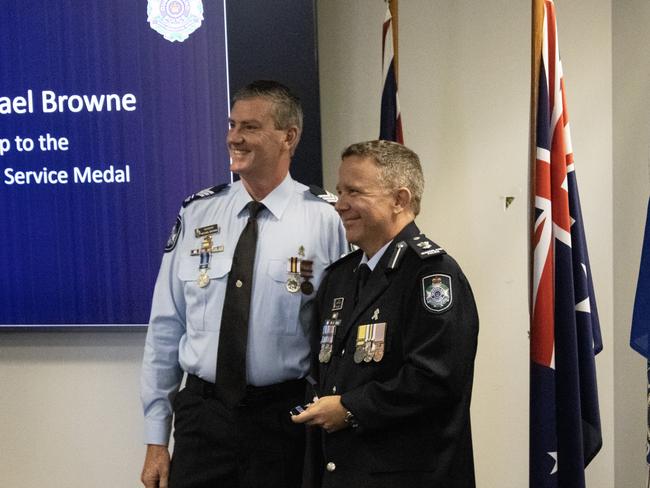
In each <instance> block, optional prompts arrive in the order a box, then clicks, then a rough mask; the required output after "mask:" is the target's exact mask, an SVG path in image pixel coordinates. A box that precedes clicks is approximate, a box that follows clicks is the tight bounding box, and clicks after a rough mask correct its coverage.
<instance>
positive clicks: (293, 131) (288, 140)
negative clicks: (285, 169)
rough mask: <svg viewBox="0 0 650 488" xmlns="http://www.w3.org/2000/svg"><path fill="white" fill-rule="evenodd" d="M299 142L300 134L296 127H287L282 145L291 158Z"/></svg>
mask: <svg viewBox="0 0 650 488" xmlns="http://www.w3.org/2000/svg"><path fill="white" fill-rule="evenodd" d="M299 140H300V133H299V132H298V127H296V126H293V127H289V128H288V129H287V132H286V136H285V139H284V143H285V144H286V145H287V147H288V148H289V152H290V153H291V155H292V156H293V153H294V151H295V150H296V146H297V145H298V141H299Z"/></svg>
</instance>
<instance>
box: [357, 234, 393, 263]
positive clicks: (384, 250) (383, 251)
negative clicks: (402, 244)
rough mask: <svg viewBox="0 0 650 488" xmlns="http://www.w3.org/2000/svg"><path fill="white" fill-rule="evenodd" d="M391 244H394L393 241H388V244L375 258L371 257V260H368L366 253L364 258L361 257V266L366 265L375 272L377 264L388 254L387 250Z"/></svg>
mask: <svg viewBox="0 0 650 488" xmlns="http://www.w3.org/2000/svg"><path fill="white" fill-rule="evenodd" d="M391 242H393V240H392V239H391V240H390V241H388V242H387V243H386V244H384V246H383V247H382V248H381V249H380V250H379V251H377V252H376V253H375V254H374V256H373V257H371V258H370V259H368V256H366V253H365V252H364V253H363V256H362V257H361V262H360V263H359V264H363V263H366V264H367V265H368V267H369V268H370V271H373V270H374V269H375V266H377V263H378V262H379V260H380V259H381V257H382V256H383V255H384V253H385V252H386V249H388V246H390V243H391Z"/></svg>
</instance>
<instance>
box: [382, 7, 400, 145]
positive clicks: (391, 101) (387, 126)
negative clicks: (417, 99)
mask: <svg viewBox="0 0 650 488" xmlns="http://www.w3.org/2000/svg"><path fill="white" fill-rule="evenodd" d="M382 31H383V32H382V54H383V60H382V79H383V86H382V93H381V120H380V129H379V138H380V139H383V140H386V141H394V142H399V143H400V144H404V136H403V134H402V115H401V114H400V110H399V99H398V97H397V76H396V74H395V57H394V55H393V16H392V15H391V13H390V4H387V6H386V17H385V18H384V27H383V30H382Z"/></svg>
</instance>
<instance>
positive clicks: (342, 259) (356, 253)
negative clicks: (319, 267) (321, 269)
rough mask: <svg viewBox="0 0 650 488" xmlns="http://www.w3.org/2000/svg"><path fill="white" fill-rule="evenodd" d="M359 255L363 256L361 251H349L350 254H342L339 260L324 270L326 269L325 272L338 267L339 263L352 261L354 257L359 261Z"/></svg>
mask: <svg viewBox="0 0 650 488" xmlns="http://www.w3.org/2000/svg"><path fill="white" fill-rule="evenodd" d="M361 254H363V251H362V250H361V249H356V250H354V251H351V252H349V253H347V254H344V255H343V256H341V257H340V258H339V259H337V260H336V261H334V262H333V263H332V264H330V265H329V266H328V267H326V268H325V269H326V270H330V269H332V268H335V267H336V266H338V265H339V264H341V263H346V262H348V261H349V260H350V259H352V257H355V256H356V258H357V259H361Z"/></svg>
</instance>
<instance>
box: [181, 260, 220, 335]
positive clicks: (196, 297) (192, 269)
mask: <svg viewBox="0 0 650 488" xmlns="http://www.w3.org/2000/svg"><path fill="white" fill-rule="evenodd" d="M193 258H194V259H189V258H188V259H184V260H183V261H181V263H180V266H179V270H178V278H179V279H180V280H181V281H182V282H183V290H184V293H185V304H186V305H185V317H186V321H187V327H188V328H191V329H194V330H202V331H213V332H218V331H219V330H220V329H221V312H222V310H223V300H224V297H225V296H226V289H227V283H228V273H229V272H230V268H231V267H232V258H226V257H215V256H212V257H211V259H210V268H209V269H207V270H206V273H207V275H208V277H209V278H210V280H209V282H208V285H207V286H204V287H200V286H199V284H198V278H199V258H198V257H196V256H193Z"/></svg>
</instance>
